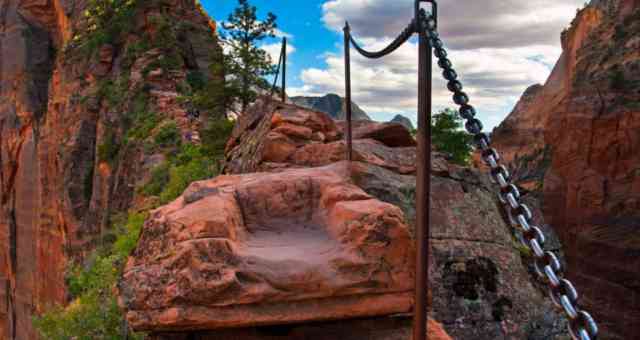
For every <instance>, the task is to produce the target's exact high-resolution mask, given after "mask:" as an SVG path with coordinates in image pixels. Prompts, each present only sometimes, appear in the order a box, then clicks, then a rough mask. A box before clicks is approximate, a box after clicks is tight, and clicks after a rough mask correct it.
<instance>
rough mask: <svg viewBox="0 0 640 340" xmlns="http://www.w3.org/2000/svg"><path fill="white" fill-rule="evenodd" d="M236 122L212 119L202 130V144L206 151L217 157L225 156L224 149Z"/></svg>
mask: <svg viewBox="0 0 640 340" xmlns="http://www.w3.org/2000/svg"><path fill="white" fill-rule="evenodd" d="M233 126H234V122H233V121H230V120H227V119H212V120H210V121H209V122H207V124H206V125H205V126H204V128H203V129H202V131H200V138H201V140H202V146H203V148H204V149H205V151H206V153H207V154H208V155H209V156H210V157H212V158H216V159H222V158H223V157H224V149H225V147H226V145H227V141H228V140H229V136H231V131H232V130H233Z"/></svg>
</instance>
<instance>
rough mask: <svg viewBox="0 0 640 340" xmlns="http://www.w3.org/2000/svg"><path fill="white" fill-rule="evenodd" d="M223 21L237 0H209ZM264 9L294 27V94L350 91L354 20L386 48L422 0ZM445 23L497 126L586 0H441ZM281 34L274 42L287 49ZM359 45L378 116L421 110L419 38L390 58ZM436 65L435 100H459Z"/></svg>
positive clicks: (359, 87) (362, 77) (266, 0)
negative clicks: (347, 68) (347, 66)
mask: <svg viewBox="0 0 640 340" xmlns="http://www.w3.org/2000/svg"><path fill="white" fill-rule="evenodd" d="M201 3H202V4H203V6H204V7H205V9H206V10H207V12H208V13H209V15H211V16H212V18H213V19H214V20H216V21H218V22H219V21H222V20H225V19H226V18H227V16H228V14H229V13H230V12H231V11H232V10H233V9H234V8H235V7H236V5H237V0H214V1H212V0H202V1H201ZM250 3H251V4H252V5H255V6H257V7H258V12H259V13H258V16H259V18H264V17H265V16H266V13H267V12H273V13H274V14H276V16H277V17H278V20H277V22H278V27H279V29H280V30H281V31H282V32H284V33H285V34H287V35H288V36H289V37H290V43H291V45H292V49H291V50H290V51H289V57H288V59H289V60H288V74H287V82H288V88H287V92H288V94H289V95H324V94H326V93H331V92H333V93H337V94H340V95H342V94H343V93H344V78H343V73H344V69H343V62H342V55H343V47H342V45H343V42H342V32H341V28H342V27H343V25H344V21H345V20H349V22H350V23H351V24H352V28H353V30H354V33H355V35H356V36H357V37H358V40H359V41H360V42H361V43H362V44H363V45H364V46H365V47H366V48H368V49H379V48H381V47H383V46H385V45H386V44H387V43H388V42H389V41H390V40H391V39H393V37H395V36H396V35H397V34H398V33H399V32H400V31H401V30H402V29H403V28H404V27H405V26H406V25H407V23H408V22H409V21H410V20H411V17H412V11H413V9H412V8H413V0H297V1H295V0H250ZM439 3H440V12H441V17H440V22H441V26H440V33H441V36H442V38H443V40H444V41H445V45H446V46H447V48H448V49H449V50H450V58H451V60H452V61H453V63H454V67H455V68H456V70H457V71H458V73H459V74H460V75H461V80H462V81H463V84H465V89H466V92H467V93H468V94H469V95H470V97H471V101H472V103H473V104H474V105H475V106H476V108H477V109H478V111H479V112H480V114H479V116H480V118H481V119H482V120H483V122H485V126H486V127H487V128H488V129H491V128H493V127H494V126H496V125H497V124H499V123H500V122H501V121H502V120H503V119H504V118H505V117H506V115H507V114H508V113H509V112H510V111H511V110H512V108H513V106H514V105H515V103H516V102H517V100H518V98H519V97H520V95H521V94H522V92H523V91H524V90H525V89H526V88H527V87H528V86H530V85H533V84H536V83H543V82H544V81H545V80H546V78H547V77H548V75H549V73H550V72H551V69H552V68H553V65H554V64H555V62H556V60H557V59H558V57H559V55H560V53H561V48H560V32H561V31H562V29H564V28H565V27H567V26H568V25H569V23H570V22H571V19H572V18H573V17H574V16H575V14H576V8H578V7H579V6H581V5H582V4H583V3H584V0H530V1H522V0H483V1H477V0H441V1H439ZM277 44H278V41H276V40H275V39H274V40H271V41H266V42H265V46H264V47H265V49H266V50H267V51H270V52H271V53H272V54H277V50H278V45H277ZM354 54H355V51H354V52H352V56H353V61H352V72H353V74H354V75H353V97H354V101H355V102H356V103H358V104H359V105H360V106H361V107H362V108H363V109H364V110H365V111H367V112H368V113H369V114H370V116H372V117H373V118H374V119H376V120H390V119H391V118H393V116H395V114H398V113H400V114H404V115H406V116H407V117H409V118H411V119H412V120H413V121H414V123H415V119H416V115H415V107H416V96H417V93H416V79H417V75H416V72H417V64H416V58H417V55H416V54H417V45H416V43H415V41H410V42H409V43H407V44H405V45H404V46H403V47H402V48H400V49H399V50H398V51H396V53H394V54H393V55H391V56H389V57H388V58H385V59H384V60H381V61H373V62H372V61H370V60H366V59H364V58H361V57H359V56H358V55H354ZM434 70H436V71H438V72H436V73H435V74H434V79H435V81H434V107H435V109H436V110H437V109H441V108H444V107H451V106H453V105H452V102H451V98H450V95H449V94H448V92H447V91H446V88H445V83H444V81H442V80H441V76H440V74H439V69H438V67H437V66H436V67H435V68H434Z"/></svg>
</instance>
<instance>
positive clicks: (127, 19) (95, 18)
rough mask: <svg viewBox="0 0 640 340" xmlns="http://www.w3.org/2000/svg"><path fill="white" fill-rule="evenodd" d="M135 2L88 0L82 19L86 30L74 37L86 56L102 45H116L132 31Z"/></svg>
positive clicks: (128, 0) (124, 0)
mask: <svg viewBox="0 0 640 340" xmlns="http://www.w3.org/2000/svg"><path fill="white" fill-rule="evenodd" d="M136 6H137V1H136V0H88V1H87V4H86V7H85V8H86V10H85V12H84V19H85V22H86V28H85V29H84V30H83V31H82V33H81V34H80V35H77V36H76V37H74V40H75V42H76V43H78V45H79V47H80V48H81V50H82V51H84V52H85V53H86V54H87V55H90V54H92V53H93V52H95V51H96V50H97V49H98V48H99V47H100V46H102V45H104V44H117V43H119V42H120V41H119V40H120V39H121V37H122V36H124V34H125V33H128V32H130V31H131V30H132V29H133V23H134V22H135V20H134V14H135V10H136Z"/></svg>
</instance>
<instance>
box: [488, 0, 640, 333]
mask: <svg viewBox="0 0 640 340" xmlns="http://www.w3.org/2000/svg"><path fill="white" fill-rule="evenodd" d="M639 36H640V3H639V2H638V1H632V0H631V1H601V2H599V3H597V4H592V5H590V6H589V7H587V8H586V9H584V10H582V11H580V12H579V14H578V16H577V18H576V19H575V20H574V21H573V23H572V25H571V27H570V28H569V29H568V30H567V31H566V32H564V33H563V35H562V46H563V53H562V55H561V57H560V60H559V61H558V63H557V64H556V67H555V68H554V70H553V72H552V74H551V76H550V77H549V79H548V80H547V82H546V84H545V85H544V86H543V87H542V88H540V89H537V91H535V94H534V95H533V96H527V95H526V94H525V96H523V98H522V99H521V102H520V103H519V104H518V106H516V108H515V110H514V112H512V113H511V115H510V116H509V117H508V118H507V119H506V120H505V122H503V123H502V125H500V126H499V127H498V128H497V129H496V130H495V131H494V136H493V138H494V142H495V146H496V148H497V149H498V150H499V151H501V153H503V154H504V155H505V157H504V158H505V160H506V161H507V162H509V163H510V167H511V169H512V170H513V171H514V173H515V175H516V179H517V180H518V181H519V183H520V184H521V186H523V187H525V188H527V189H531V188H537V189H539V190H540V192H542V193H543V197H544V209H543V210H544V213H545V217H546V219H547V222H549V223H550V224H551V225H552V226H553V227H554V228H555V229H556V231H557V232H558V234H559V236H560V238H561V241H562V243H563V248H564V251H565V255H566V257H567V262H568V271H569V276H570V278H571V279H572V280H574V281H575V282H576V284H577V287H578V289H579V291H580V292H581V293H582V303H583V306H584V307H585V308H586V309H588V310H589V311H592V312H593V314H594V315H595V317H596V319H597V320H598V321H599V322H600V325H601V326H602V328H603V330H604V334H605V336H606V338H607V339H623V338H624V339H629V338H634V339H635V338H638V337H640V290H639V289H638V287H640V275H638V273H640V261H639V260H638V259H639V258H640V242H638V240H640V231H639V230H640V229H638V227H639V226H640V172H639V169H640V135H638V133H637V131H638V128H639V127H640V105H639V104H638V103H639V102H640V92H639V90H640V53H639V52H638V48H639V47H640V39H639ZM534 122H538V123H534ZM542 149H544V150H546V152H547V153H548V155H547V157H542V156H540V155H541V152H540V150H542ZM542 158H545V159H542ZM526 167H528V169H524V168H526ZM536 172H537V173H538V175H539V176H537V178H536V181H537V183H535V185H531V186H528V184H529V183H528V180H529V179H530V178H527V176H528V175H531V174H533V173H536ZM534 177H535V176H534Z"/></svg>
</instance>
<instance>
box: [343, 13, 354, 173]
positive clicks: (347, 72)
mask: <svg viewBox="0 0 640 340" xmlns="http://www.w3.org/2000/svg"><path fill="white" fill-rule="evenodd" d="M350 50H351V29H350V28H349V23H348V22H346V23H345V25H344V82H345V84H344V88H345V95H344V106H345V112H346V120H347V136H346V137H347V160H348V161H352V160H353V145H352V140H351V139H352V133H351V131H352V126H351V51H350Z"/></svg>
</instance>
